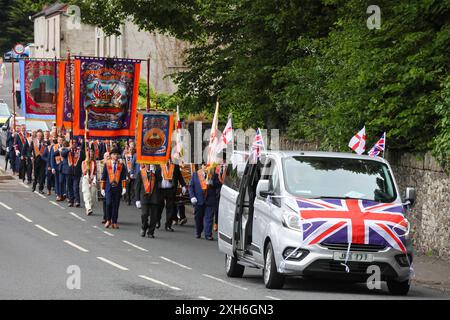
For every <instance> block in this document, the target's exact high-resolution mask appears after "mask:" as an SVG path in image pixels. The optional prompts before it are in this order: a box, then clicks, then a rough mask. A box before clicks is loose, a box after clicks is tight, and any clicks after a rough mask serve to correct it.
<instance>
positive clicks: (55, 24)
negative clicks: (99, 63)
mask: <svg viewBox="0 0 450 320" xmlns="http://www.w3.org/2000/svg"><path fill="white" fill-rule="evenodd" d="M67 8H68V5H67V4H63V3H54V4H52V5H48V6H45V7H44V8H43V10H42V11H40V12H38V13H36V14H35V15H33V16H32V17H31V19H32V20H33V22H34V48H33V50H32V53H31V55H30V56H31V57H34V58H50V59H54V58H57V59H65V58H66V57H67V53H68V51H69V50H70V53H71V55H83V56H93V55H95V39H94V37H93V35H94V33H95V27H94V26H90V25H87V24H80V28H79V29H76V28H71V19H72V17H70V16H69V15H68V14H67V13H66V12H67Z"/></svg>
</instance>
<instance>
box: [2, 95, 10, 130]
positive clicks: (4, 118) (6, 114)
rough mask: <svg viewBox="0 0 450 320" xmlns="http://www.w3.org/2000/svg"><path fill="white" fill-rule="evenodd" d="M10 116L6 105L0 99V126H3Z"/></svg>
mask: <svg viewBox="0 0 450 320" xmlns="http://www.w3.org/2000/svg"><path fill="white" fill-rule="evenodd" d="M10 116H11V112H10V111H9V108H8V105H7V104H6V102H4V101H3V100H0V126H3V125H4V124H5V123H6V121H8V119H9V117H10Z"/></svg>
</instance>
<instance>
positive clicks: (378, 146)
mask: <svg viewBox="0 0 450 320" xmlns="http://www.w3.org/2000/svg"><path fill="white" fill-rule="evenodd" d="M385 147H386V132H384V133H383V135H382V136H381V138H380V140H378V141H377V143H375V144H374V146H373V147H372V149H370V150H369V152H368V154H369V156H371V157H376V156H378V155H379V154H380V152H382V151H384V148H385Z"/></svg>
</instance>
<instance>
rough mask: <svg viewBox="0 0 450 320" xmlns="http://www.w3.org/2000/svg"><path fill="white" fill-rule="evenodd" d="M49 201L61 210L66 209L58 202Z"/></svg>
mask: <svg viewBox="0 0 450 320" xmlns="http://www.w3.org/2000/svg"><path fill="white" fill-rule="evenodd" d="M50 203H51V204H53V205H55V206H57V207H58V208H60V209H63V210H65V209H66V208H64V207H63V206H61V205H60V204H59V203H56V202H55V201H50Z"/></svg>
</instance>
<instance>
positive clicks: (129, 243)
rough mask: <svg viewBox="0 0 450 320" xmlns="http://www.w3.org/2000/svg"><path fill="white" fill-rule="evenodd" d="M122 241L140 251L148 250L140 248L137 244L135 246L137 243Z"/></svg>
mask: <svg viewBox="0 0 450 320" xmlns="http://www.w3.org/2000/svg"><path fill="white" fill-rule="evenodd" d="M122 242H123V243H126V244H128V245H130V246H132V247H134V248H136V249H138V250H141V251H144V252H148V250H147V249H144V248H141V247H139V246H137V245H135V244H133V243H131V242H128V241H126V240H122Z"/></svg>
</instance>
